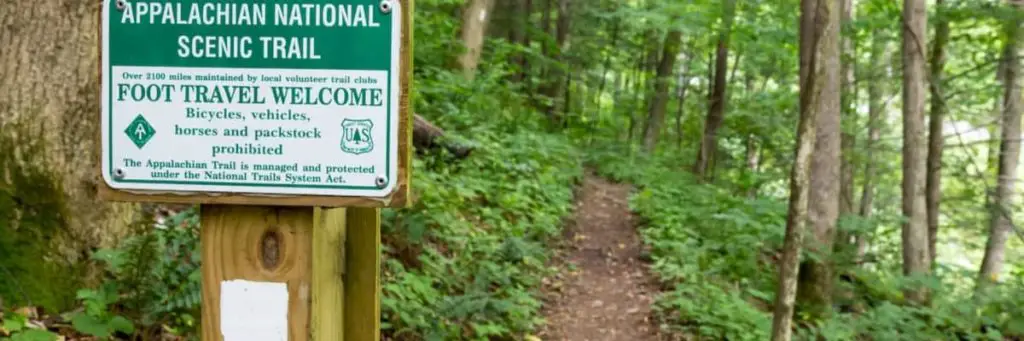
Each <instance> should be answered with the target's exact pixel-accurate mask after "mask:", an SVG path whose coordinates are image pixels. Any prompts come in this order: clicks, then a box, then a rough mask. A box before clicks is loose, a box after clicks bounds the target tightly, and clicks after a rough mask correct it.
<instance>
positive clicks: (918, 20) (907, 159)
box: [902, 0, 931, 303]
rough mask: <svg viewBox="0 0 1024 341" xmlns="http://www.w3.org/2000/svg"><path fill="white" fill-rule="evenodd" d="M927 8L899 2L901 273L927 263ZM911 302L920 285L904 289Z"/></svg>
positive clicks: (920, 294)
mask: <svg viewBox="0 0 1024 341" xmlns="http://www.w3.org/2000/svg"><path fill="white" fill-rule="evenodd" d="M927 16H928V12H927V9H926V6H925V2H924V0H905V1H904V2H903V184H902V187H903V215H904V219H906V220H905V222H904V223H903V232H902V239H903V273H904V275H907V276H920V275H927V274H929V272H930V269H931V264H930V258H929V254H930V252H929V251H928V221H927V217H926V215H927V206H926V205H925V195H924V192H925V166H926V163H925V156H926V154H927V153H926V151H925V148H926V146H927V143H926V140H925V134H924V133H925V131H924V106H925V95H926V89H925V85H926V83H925V82H926V79H925V60H924V54H925V51H927V36H926V35H925V33H926V31H925V29H926V28H927V27H928V25H927V20H928V19H927ZM905 296H906V297H907V299H908V300H909V301H911V302H917V303H924V302H925V301H926V300H927V292H926V290H925V289H924V288H921V287H918V288H908V289H905Z"/></svg>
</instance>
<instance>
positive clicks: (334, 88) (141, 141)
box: [100, 0, 410, 206]
mask: <svg viewBox="0 0 1024 341" xmlns="http://www.w3.org/2000/svg"><path fill="white" fill-rule="evenodd" d="M105 8H106V10H104V11H103V13H102V15H103V23H104V25H103V27H102V43H101V45H102V46H101V49H102V50H101V51H102V56H103V58H102V65H101V74H102V84H101V85H102V94H101V100H100V102H101V114H102V120H101V123H102V124H101V126H102V153H101V154H102V160H101V162H100V164H101V165H102V170H101V174H102V175H103V182H104V184H105V185H106V186H107V187H109V189H110V190H111V191H112V192H115V193H117V194H121V195H126V194H131V195H134V196H138V195H139V194H150V195H152V194H162V195H161V196H160V197H158V198H156V199H159V200H164V199H166V198H168V197H178V199H181V200H175V201H190V202H224V203H233V202H237V201H240V200H237V198H239V197H241V196H249V197H264V198H266V197H267V196H275V198H274V204H276V205H289V204H296V205H306V204H308V203H310V202H311V200H310V198H308V197H309V196H315V197H325V198H324V200H321V202H320V203H321V204H331V205H332V206H342V205H334V204H339V203H341V204H348V203H352V202H358V203H362V204H361V205H360V206H391V205H392V204H391V201H392V200H397V201H398V202H401V201H404V200H405V197H406V195H405V193H404V192H405V191H407V190H408V172H407V168H408V164H407V163H408V151H407V149H408V148H409V147H408V146H409V140H408V136H409V133H408V128H409V122H410V120H409V117H408V115H407V114H406V113H407V112H408V108H407V101H406V100H405V99H406V96H407V92H405V91H407V89H408V84H407V82H408V79H407V77H408V74H407V72H408V71H409V70H408V69H409V68H408V65H403V58H402V54H403V48H404V47H403V39H402V38H403V34H402V32H403V22H402V13H401V12H402V6H401V3H400V1H397V0H389V1H380V0H280V1H253V0H218V1H212V0H146V1H141V0H107V1H106V6H105ZM406 52H407V51H406ZM396 193H397V194H398V195H397V198H396V197H395V196H396ZM183 196H184V197H192V198H191V199H182V198H181V197H183ZM281 196H284V197H285V198H286V199H285V200H282V198H281ZM289 197H291V198H296V197H305V199H299V200H288V199H287V198H289ZM230 198H235V200H232V199H230ZM250 199H252V198H250Z"/></svg>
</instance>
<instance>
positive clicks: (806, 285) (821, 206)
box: [796, 4, 842, 320]
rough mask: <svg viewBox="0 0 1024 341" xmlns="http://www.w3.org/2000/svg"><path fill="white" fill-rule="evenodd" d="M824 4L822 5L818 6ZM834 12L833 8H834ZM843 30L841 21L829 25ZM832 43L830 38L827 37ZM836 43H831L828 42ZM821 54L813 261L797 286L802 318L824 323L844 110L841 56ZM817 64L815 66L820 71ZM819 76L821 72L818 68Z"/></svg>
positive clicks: (809, 245)
mask: <svg viewBox="0 0 1024 341" xmlns="http://www.w3.org/2000/svg"><path fill="white" fill-rule="evenodd" d="M819 6H821V5H820V4H819ZM835 9H836V8H834V7H833V8H830V9H829V10H835ZM818 15H820V16H822V17H820V18H817V20H827V17H826V16H828V15H831V14H830V13H827V12H826V13H822V12H819V13H818ZM829 23H830V24H831V25H836V26H838V25H839V23H838V21H836V22H831V21H830V22H829ZM822 39H827V38H822ZM828 43H829V44H831V42H828ZM816 52H817V53H819V54H822V55H823V57H822V59H820V60H813V61H812V62H814V63H820V68H821V71H820V72H821V73H816V74H815V75H814V77H822V79H820V80H818V79H815V83H816V84H815V86H819V85H820V86H821V88H820V89H818V88H815V90H817V93H816V95H817V98H816V102H815V103H814V104H815V110H816V111H817V115H816V116H817V128H816V129H815V130H816V132H817V138H816V139H815V145H814V153H813V154H812V155H811V170H810V172H811V173H810V186H811V187H810V188H811V189H810V194H809V199H810V205H809V207H808V223H809V224H810V226H809V227H810V231H811V232H813V233H811V235H810V237H811V239H810V240H808V241H807V242H805V243H804V247H805V248H806V250H807V252H809V253H810V254H812V255H813V256H812V257H809V258H806V259H804V260H803V262H802V263H801V264H800V276H799V278H800V280H799V283H798V288H797V301H796V304H797V308H798V311H800V312H801V316H804V315H806V316H808V317H810V318H811V319H812V320H824V319H826V318H827V317H828V316H829V315H831V307H832V266H831V264H830V262H831V259H830V258H831V254H832V245H833V243H834V240H833V239H834V236H835V230H836V222H837V221H838V219H839V201H840V199H839V198H840V197H839V194H840V193H839V192H840V182H841V180H842V179H841V176H840V163H841V160H840V154H839V152H840V145H841V138H842V136H841V129H840V124H841V113H840V112H841V109H840V87H841V83H842V78H840V76H841V74H840V68H841V66H840V58H839V57H838V55H839V50H838V47H837V49H836V50H835V51H833V50H832V46H831V45H825V46H822V47H821V50H818V51H816ZM818 67H819V66H818V65H815V68H818ZM815 71H816V72H817V70H815Z"/></svg>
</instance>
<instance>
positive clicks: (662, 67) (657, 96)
mask: <svg viewBox="0 0 1024 341" xmlns="http://www.w3.org/2000/svg"><path fill="white" fill-rule="evenodd" d="M682 35H683V32H682V31H680V30H673V31H671V32H669V33H668V35H667V36H665V44H663V45H662V46H663V49H662V53H661V61H660V62H659V63H658V70H657V73H656V76H655V86H654V87H655V89H654V99H653V100H652V102H651V107H650V110H649V113H648V119H647V125H646V127H645V128H646V129H644V151H646V152H648V153H650V152H652V151H654V147H655V144H656V143H657V142H658V135H659V134H660V133H661V126H662V124H663V123H664V122H665V106H666V105H667V104H668V85H669V80H670V79H671V75H672V70H674V69H675V64H676V58H677V57H678V55H679V45H680V44H681V43H682Z"/></svg>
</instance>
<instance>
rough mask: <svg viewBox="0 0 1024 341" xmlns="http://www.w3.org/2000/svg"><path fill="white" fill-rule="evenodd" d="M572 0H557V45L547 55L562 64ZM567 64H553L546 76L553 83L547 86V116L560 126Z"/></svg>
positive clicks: (564, 106) (562, 118)
mask: <svg viewBox="0 0 1024 341" xmlns="http://www.w3.org/2000/svg"><path fill="white" fill-rule="evenodd" d="M571 9H572V0H558V20H556V25H555V43H556V44H557V45H558V46H557V47H556V48H555V50H554V51H552V52H551V54H550V55H549V57H550V58H551V59H552V60H555V61H558V62H560V63H562V64H568V61H566V60H563V56H564V55H565V52H566V51H568V50H569V25H570V23H571V19H572V11H571ZM567 67H568V65H561V66H555V67H554V68H552V69H551V72H550V74H549V75H548V76H547V78H548V82H550V83H553V84H552V85H551V86H550V87H548V89H547V91H546V95H547V97H548V98H550V99H551V101H552V104H551V105H550V106H548V108H547V114H548V117H550V118H551V119H552V121H553V122H554V123H555V126H562V125H564V124H565V122H564V116H565V108H566V105H567V103H561V102H563V100H562V98H563V97H564V94H563V92H565V91H566V86H567V85H568V82H564V81H563V78H565V76H564V75H566V74H567V72H565V68H567Z"/></svg>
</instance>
